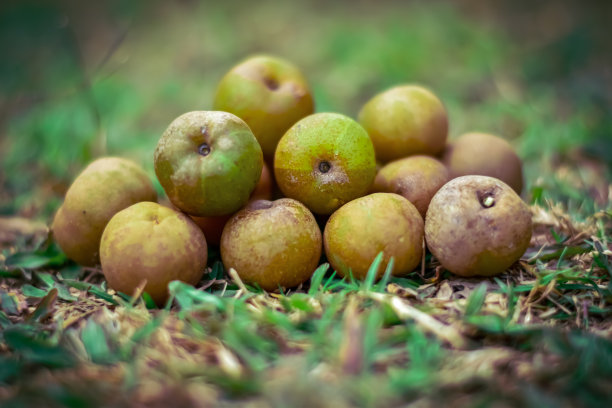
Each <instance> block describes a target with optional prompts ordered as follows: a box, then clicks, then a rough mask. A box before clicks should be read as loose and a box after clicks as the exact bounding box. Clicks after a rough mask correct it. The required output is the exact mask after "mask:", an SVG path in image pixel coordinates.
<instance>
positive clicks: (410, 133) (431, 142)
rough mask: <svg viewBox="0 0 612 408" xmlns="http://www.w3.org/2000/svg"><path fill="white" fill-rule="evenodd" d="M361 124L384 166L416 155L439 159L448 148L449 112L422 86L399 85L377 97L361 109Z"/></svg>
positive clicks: (377, 157)
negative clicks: (441, 153) (446, 146)
mask: <svg viewBox="0 0 612 408" xmlns="http://www.w3.org/2000/svg"><path fill="white" fill-rule="evenodd" d="M359 123H361V125H362V126H363V127H364V128H365V130H366V131H367V132H368V134H369V135H370V138H372V143H374V149H375V150H376V159H377V160H380V161H382V162H384V163H385V162H388V161H391V160H397V159H401V158H403V157H406V156H411V155H415V154H426V155H429V156H435V155H437V154H438V153H440V152H442V150H444V147H445V145H446V138H447V134H448V115H447V113H446V109H444V106H443V105H442V102H440V100H439V99H438V98H437V97H436V95H434V94H433V93H432V92H431V91H430V90H428V89H425V88H423V87H420V86H416V85H402V86H396V87H394V88H391V89H389V90H387V91H384V92H381V93H379V94H378V95H376V96H374V97H373V98H372V99H370V100H369V101H368V102H367V103H366V104H365V105H364V106H363V108H361V111H360V112H359Z"/></svg>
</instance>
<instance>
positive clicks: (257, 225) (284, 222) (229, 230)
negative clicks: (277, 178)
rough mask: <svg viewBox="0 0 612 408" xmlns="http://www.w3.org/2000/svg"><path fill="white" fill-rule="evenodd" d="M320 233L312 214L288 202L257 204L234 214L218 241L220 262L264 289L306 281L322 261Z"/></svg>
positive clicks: (242, 277) (298, 205) (294, 284)
mask: <svg viewBox="0 0 612 408" xmlns="http://www.w3.org/2000/svg"><path fill="white" fill-rule="evenodd" d="M321 240H322V238H321V230H319V226H318V225H317V222H316V221H315V218H314V216H313V215H312V213H311V212H310V211H309V210H308V208H306V207H305V206H304V205H303V204H302V203H300V202H299V201H296V200H292V199H290V198H281V199H279V200H276V201H266V200H258V201H253V202H251V203H249V204H248V205H247V206H246V207H245V208H244V209H242V210H240V211H238V212H237V213H236V214H235V215H234V216H233V217H232V218H231V219H230V220H229V221H228V222H227V224H226V225H225V228H224V230H223V235H222V236H221V259H222V260H223V265H224V266H225V268H226V269H229V268H234V269H235V270H236V272H238V275H239V276H240V278H241V279H242V280H243V281H244V282H246V283H251V284H258V285H259V286H260V287H261V288H262V289H265V290H267V291H273V290H275V289H278V288H279V286H280V287H284V288H291V287H295V286H297V285H299V284H300V283H303V282H305V281H307V280H308V279H309V278H310V277H311V276H312V273H313V272H314V270H315V269H316V267H317V265H318V263H319V258H320V257H321Z"/></svg>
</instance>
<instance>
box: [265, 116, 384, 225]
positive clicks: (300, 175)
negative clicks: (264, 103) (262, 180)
mask: <svg viewBox="0 0 612 408" xmlns="http://www.w3.org/2000/svg"><path fill="white" fill-rule="evenodd" d="M274 174H275V176H276V183H277V184H278V186H279V188H280V189H281V191H282V192H283V194H285V195H286V196H287V197H290V198H294V199H296V200H299V201H301V202H302V203H304V204H305V205H306V206H307V207H308V208H309V209H310V210H311V211H313V212H315V213H318V214H331V213H332V212H334V211H335V210H336V209H337V208H339V207H340V206H341V205H343V204H344V203H346V202H349V201H351V200H353V199H355V198H357V197H361V196H363V195H364V194H366V193H367V191H368V188H369V187H370V185H371V184H372V181H373V180H374V176H375V175H376V161H375V158H374V148H373V147H372V141H371V140H370V138H369V137H368V134H367V133H366V132H365V130H363V128H362V127H361V126H360V125H359V124H358V123H357V122H355V121H354V120H352V119H351V118H349V117H347V116H344V115H340V114H337V113H317V114H314V115H310V116H308V117H306V118H304V119H302V120H300V121H299V122H298V123H296V124H295V125H293V126H292V127H291V129H289V130H288V131H287V133H285V135H284V136H283V137H282V139H281V140H280V142H279V144H278V147H277V149H276V155H275V156H274Z"/></svg>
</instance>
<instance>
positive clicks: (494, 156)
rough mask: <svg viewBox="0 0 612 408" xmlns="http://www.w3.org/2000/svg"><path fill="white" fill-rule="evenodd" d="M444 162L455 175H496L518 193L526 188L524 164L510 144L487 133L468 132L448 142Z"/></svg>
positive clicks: (453, 175) (452, 174) (452, 175)
mask: <svg viewBox="0 0 612 408" xmlns="http://www.w3.org/2000/svg"><path fill="white" fill-rule="evenodd" d="M443 161H444V163H445V164H446V166H447V167H448V170H449V172H450V175H451V177H452V178H455V177H459V176H467V175H480V176H489V177H495V178H498V179H500V180H501V181H503V182H504V183H506V184H508V185H509V186H510V187H512V189H513V190H514V191H516V193H517V194H521V191H522V190H523V165H522V163H521V159H520V158H519V157H518V155H517V154H516V152H515V151H514V149H513V148H512V146H511V145H510V143H508V142H507V141H505V140H504V139H502V138H501V137H498V136H494V135H490V134H487V133H465V134H463V135H461V136H459V137H458V138H457V139H455V140H454V141H453V142H452V143H450V144H449V146H448V147H447V149H446V151H445V152H444V158H443Z"/></svg>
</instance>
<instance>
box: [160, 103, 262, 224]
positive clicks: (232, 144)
mask: <svg viewBox="0 0 612 408" xmlns="http://www.w3.org/2000/svg"><path fill="white" fill-rule="evenodd" d="M154 159H155V174H156V175H157V178H158V180H159V182H160V184H161V185H162V187H163V188H164V191H165V192H166V194H167V196H168V198H169V199H170V201H171V202H172V204H173V205H174V206H176V207H177V208H179V209H180V210H181V211H184V212H186V213H187V214H190V215H196V216H210V215H227V214H231V213H233V212H235V211H237V210H238V209H239V208H241V207H242V206H244V205H245V204H246V203H247V201H248V200H249V196H250V195H251V193H252V192H253V190H254V189H255V186H256V185H257V181H258V180H259V178H260V175H261V171H262V166H263V156H262V153H261V148H260V147H259V143H257V140H256V139H255V137H254V136H253V133H252V132H251V130H250V129H249V127H248V126H247V124H246V123H244V121H243V120H241V119H240V118H238V117H237V116H235V115H232V114H231V113H227V112H218V111H194V112H188V113H185V114H183V115H181V116H179V117H178V118H176V119H175V120H174V121H173V122H172V123H171V124H170V126H169V127H168V129H166V131H165V132H164V134H163V135H162V137H161V138H160V139H159V142H158V144H157V148H156V149H155V156H154Z"/></svg>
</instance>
